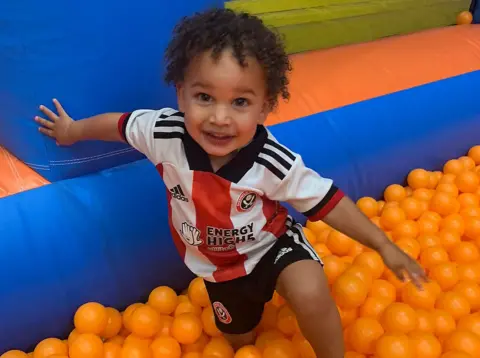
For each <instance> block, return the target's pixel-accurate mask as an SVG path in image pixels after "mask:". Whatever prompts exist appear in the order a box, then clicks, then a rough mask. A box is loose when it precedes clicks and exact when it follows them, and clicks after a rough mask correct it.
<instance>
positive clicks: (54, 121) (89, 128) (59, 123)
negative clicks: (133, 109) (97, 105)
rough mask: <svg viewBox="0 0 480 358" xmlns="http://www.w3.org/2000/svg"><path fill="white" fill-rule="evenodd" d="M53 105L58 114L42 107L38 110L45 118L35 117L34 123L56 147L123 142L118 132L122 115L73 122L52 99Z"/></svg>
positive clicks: (57, 102) (58, 103) (98, 116)
mask: <svg viewBox="0 0 480 358" xmlns="http://www.w3.org/2000/svg"><path fill="white" fill-rule="evenodd" d="M53 103H54V105H55V108H56V110H57V113H58V114H55V113H54V112H53V111H51V110H50V109H49V108H47V107H45V106H43V105H42V106H40V110H41V111H42V112H43V114H44V115H45V116H46V118H41V117H38V116H36V117H35V121H36V122H37V123H39V124H40V128H39V131H40V132H41V133H43V134H45V135H47V136H49V137H51V138H53V139H55V140H56V142H57V144H58V145H71V144H74V143H76V142H80V141H84V140H102V141H112V142H124V141H125V140H124V139H123V138H122V136H121V134H120V131H119V130H118V122H119V119H120V117H121V116H122V114H123V113H104V114H99V115H96V116H93V117H89V118H85V119H82V120H79V121H74V120H73V119H72V118H71V117H70V116H69V115H68V114H67V113H66V111H65V110H64V109H63V107H62V105H61V104H60V102H59V101H58V100H56V99H54V100H53Z"/></svg>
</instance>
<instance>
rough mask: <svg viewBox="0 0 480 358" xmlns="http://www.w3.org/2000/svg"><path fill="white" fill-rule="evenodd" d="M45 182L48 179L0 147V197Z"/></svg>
mask: <svg viewBox="0 0 480 358" xmlns="http://www.w3.org/2000/svg"><path fill="white" fill-rule="evenodd" d="M46 184H49V181H48V180H45V179H44V178H43V177H42V176H40V175H39V174H37V173H36V172H35V171H33V170H32V169H30V168H29V167H28V166H27V165H25V164H24V163H23V162H21V161H20V160H18V159H17V158H15V157H14V156H13V155H12V154H10V153H9V152H8V151H7V150H6V149H5V148H3V147H0V198H3V197H6V196H9V195H13V194H17V193H19V192H21V191H25V190H29V189H34V188H38V187H40V186H42V185H46Z"/></svg>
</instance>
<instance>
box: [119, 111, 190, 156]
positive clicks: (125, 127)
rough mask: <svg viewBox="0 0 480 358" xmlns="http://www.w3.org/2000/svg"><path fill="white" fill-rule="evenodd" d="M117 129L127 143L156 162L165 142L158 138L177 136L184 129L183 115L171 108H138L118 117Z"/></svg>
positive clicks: (164, 146)
mask: <svg viewBox="0 0 480 358" xmlns="http://www.w3.org/2000/svg"><path fill="white" fill-rule="evenodd" d="M118 131H119V133H120V135H121V137H122V138H123V139H124V140H125V141H126V142H127V143H128V144H129V145H131V146H132V147H133V148H135V149H136V150H138V151H139V152H141V153H143V154H144V155H145V156H146V157H147V158H149V159H150V160H151V161H152V162H156V163H158V162H162V161H163V156H164V155H162V153H163V152H164V151H165V150H164V149H165V148H166V143H165V142H164V141H162V140H158V139H171V138H172V137H179V136H180V135H181V134H182V133H183V131H184V124H183V115H181V114H180V112H178V111H176V110H174V109H171V108H163V109H160V110H148V109H139V110H136V111H133V112H129V113H124V114H123V115H122V116H121V117H120V119H119V121H118ZM165 131H168V132H166V133H164V132H165ZM164 134H167V135H166V136H165V135H164ZM172 135H175V136H172ZM162 148H163V149H162Z"/></svg>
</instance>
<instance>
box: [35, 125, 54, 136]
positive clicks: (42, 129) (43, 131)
mask: <svg viewBox="0 0 480 358" xmlns="http://www.w3.org/2000/svg"><path fill="white" fill-rule="evenodd" d="M38 131H39V132H41V133H43V134H45V135H47V136H49V137H51V138H55V135H54V133H53V131H52V130H51V129H47V128H44V127H39V128H38Z"/></svg>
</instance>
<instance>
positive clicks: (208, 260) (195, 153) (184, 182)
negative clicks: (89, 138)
mask: <svg viewBox="0 0 480 358" xmlns="http://www.w3.org/2000/svg"><path fill="white" fill-rule="evenodd" d="M118 128H119V131H120V133H121V135H122V136H123V138H124V139H125V140H126V141H127V143H129V144H130V145H131V146H133V147H134V148H136V149H137V150H138V151H140V152H142V153H143V154H144V155H145V156H146V157H147V158H148V159H149V160H150V161H151V162H152V163H153V164H154V165H155V166H156V168H157V170H158V172H159V174H160V176H161V177H162V178H163V181H164V183H165V185H166V186H167V199H168V209H169V211H168V215H169V223H170V229H171V233H172V236H173V240H174V242H175V245H176V247H177V249H178V251H179V253H180V255H181V257H182V258H183V260H184V262H185V264H186V266H187V267H188V268H189V269H190V270H191V271H192V272H193V273H194V274H196V275H197V276H200V277H203V278H204V279H205V280H207V281H210V282H222V281H227V280H232V279H235V278H238V277H241V276H244V275H247V274H249V273H250V272H251V271H252V270H253V268H254V267H255V265H256V264H257V263H258V261H259V260H260V259H261V258H262V256H263V255H264V254H265V253H266V252H267V251H268V250H269V249H270V248H271V247H272V245H273V244H274V243H275V241H276V239H277V238H278V237H280V236H281V235H283V234H285V233H286V231H287V226H286V220H287V217H288V212H287V209H286V208H285V207H283V206H282V205H281V204H280V202H287V203H289V204H290V205H291V206H292V207H293V208H295V209H296V210H297V211H299V212H301V213H303V214H304V215H305V216H306V217H308V218H309V219H310V220H312V221H316V220H320V219H321V218H322V217H323V216H324V215H326V214H327V213H328V212H329V211H330V210H331V209H332V208H333V207H334V206H335V205H336V204H337V203H338V202H339V201H340V199H341V198H342V196H343V193H342V192H341V191H340V190H339V189H338V188H336V187H335V186H334V184H333V181H332V180H331V179H326V178H323V177H321V176H320V175H319V174H317V173H316V172H315V171H313V170H311V169H309V168H307V167H306V166H305V165H304V162H303V160H302V158H301V156H300V155H299V154H296V153H294V152H292V151H291V150H289V149H287V148H286V147H285V146H283V145H281V144H280V143H279V142H278V141H277V140H276V139H275V138H274V137H273V135H272V134H271V133H270V131H269V130H268V129H267V128H266V127H264V126H258V127H257V131H256V134H255V136H254V138H253V140H252V141H251V142H250V143H249V144H248V145H247V146H246V147H244V148H242V149H241V150H240V151H239V152H238V153H237V154H236V156H235V157H234V158H233V159H232V160H231V161H230V162H228V163H227V164H226V165H224V166H223V167H221V168H220V169H219V170H218V171H216V172H214V171H213V169H212V165H211V162H210V159H209V157H208V154H207V153H206V152H205V151H204V150H203V149H202V148H201V147H200V145H199V144H198V143H196V142H195V141H194V140H193V139H192V137H191V136H190V135H189V134H188V132H187V131H186V130H185V124H184V116H183V113H181V112H178V111H176V110H174V109H171V108H164V109H160V110H137V111H134V112H132V113H125V114H124V115H123V116H122V117H121V118H120V120H119V123H118Z"/></svg>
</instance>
